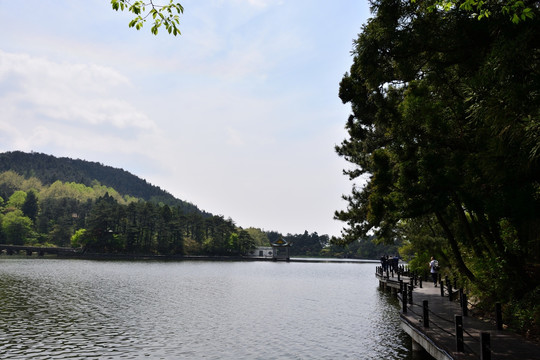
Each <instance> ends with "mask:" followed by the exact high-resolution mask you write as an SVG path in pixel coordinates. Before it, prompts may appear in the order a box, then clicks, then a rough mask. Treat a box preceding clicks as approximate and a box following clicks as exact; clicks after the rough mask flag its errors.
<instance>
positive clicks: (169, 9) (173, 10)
mask: <svg viewBox="0 0 540 360" xmlns="http://www.w3.org/2000/svg"><path fill="white" fill-rule="evenodd" d="M111 6H112V8H113V10H116V11H118V10H120V11H124V10H127V11H129V12H131V13H133V14H134V15H135V18H133V19H132V20H131V21H130V22H129V27H130V28H132V27H134V28H135V29H137V30H140V29H141V28H142V27H143V25H144V23H145V22H146V20H147V18H148V17H151V18H152V20H153V25H152V28H151V29H150V31H151V32H152V34H154V35H157V34H158V30H159V28H160V27H161V26H162V25H163V26H164V27H165V29H166V30H167V32H168V33H169V34H172V35H174V36H176V35H180V34H181V33H180V29H179V25H180V14H182V13H183V12H184V8H183V6H182V5H180V3H174V2H173V0H169V3H168V4H167V5H156V4H154V1H153V0H149V1H147V2H145V1H131V0H111ZM148 7H149V8H150V10H148V11H147V10H146V9H147V8H148Z"/></svg>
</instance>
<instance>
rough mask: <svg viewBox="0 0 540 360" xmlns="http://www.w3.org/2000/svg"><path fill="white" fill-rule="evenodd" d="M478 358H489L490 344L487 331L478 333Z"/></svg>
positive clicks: (481, 359) (488, 359) (482, 359)
mask: <svg viewBox="0 0 540 360" xmlns="http://www.w3.org/2000/svg"><path fill="white" fill-rule="evenodd" d="M480 360H491V344H490V338H489V333H486V332H483V333H481V334H480Z"/></svg>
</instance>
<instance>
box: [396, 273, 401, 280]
mask: <svg viewBox="0 0 540 360" xmlns="http://www.w3.org/2000/svg"><path fill="white" fill-rule="evenodd" d="M397 281H401V274H400V273H399V271H398V273H397Z"/></svg>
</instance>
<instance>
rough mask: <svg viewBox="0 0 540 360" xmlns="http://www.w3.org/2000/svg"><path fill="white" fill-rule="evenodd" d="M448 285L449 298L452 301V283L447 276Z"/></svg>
mask: <svg viewBox="0 0 540 360" xmlns="http://www.w3.org/2000/svg"><path fill="white" fill-rule="evenodd" d="M446 287H447V288H448V300H450V301H452V283H451V282H450V280H449V279H448V277H446Z"/></svg>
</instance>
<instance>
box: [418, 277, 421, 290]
mask: <svg viewBox="0 0 540 360" xmlns="http://www.w3.org/2000/svg"><path fill="white" fill-rule="evenodd" d="M418 280H419V282H420V289H421V288H422V277H420V279H418Z"/></svg>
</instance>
